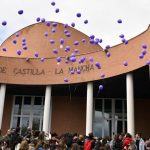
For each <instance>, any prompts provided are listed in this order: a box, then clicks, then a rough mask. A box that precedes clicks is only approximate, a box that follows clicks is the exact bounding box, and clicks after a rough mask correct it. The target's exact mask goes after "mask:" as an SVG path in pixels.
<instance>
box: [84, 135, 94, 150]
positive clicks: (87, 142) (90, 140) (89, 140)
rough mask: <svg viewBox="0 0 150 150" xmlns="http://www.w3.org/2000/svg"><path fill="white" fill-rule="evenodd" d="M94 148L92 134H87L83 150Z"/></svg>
mask: <svg viewBox="0 0 150 150" xmlns="http://www.w3.org/2000/svg"><path fill="white" fill-rule="evenodd" d="M94 146H95V141H94V136H93V133H89V135H88V137H87V138H86V139H85V142H84V150H92V149H93V148H94Z"/></svg>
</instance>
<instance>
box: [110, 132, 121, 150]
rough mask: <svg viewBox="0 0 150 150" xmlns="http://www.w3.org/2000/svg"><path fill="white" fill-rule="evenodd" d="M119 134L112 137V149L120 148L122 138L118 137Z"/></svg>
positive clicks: (117, 149)
mask: <svg viewBox="0 0 150 150" xmlns="http://www.w3.org/2000/svg"><path fill="white" fill-rule="evenodd" d="M119 137H120V135H119V134H116V135H115V137H114V141H113V145H112V149H113V150H122V144H123V143H122V139H121V138H119Z"/></svg>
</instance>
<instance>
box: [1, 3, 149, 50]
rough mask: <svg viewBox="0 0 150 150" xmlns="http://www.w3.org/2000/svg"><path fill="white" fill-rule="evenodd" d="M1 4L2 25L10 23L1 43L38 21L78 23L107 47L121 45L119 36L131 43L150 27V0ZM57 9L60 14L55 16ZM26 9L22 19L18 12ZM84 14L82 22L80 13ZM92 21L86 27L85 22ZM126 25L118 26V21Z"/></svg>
mask: <svg viewBox="0 0 150 150" xmlns="http://www.w3.org/2000/svg"><path fill="white" fill-rule="evenodd" d="M54 1H55V2H56V6H55V7H52V6H51V5H50V3H51V2H52V0H0V14H1V15H0V23H1V22H2V21H3V20H6V21H7V22H8V24H7V26H5V27H3V26H2V25H1V24H0V43H2V42H3V41H4V40H5V39H6V38H7V37H9V36H10V35H11V34H13V33H14V32H16V31H17V30H19V29H21V28H23V27H26V26H28V25H30V24H33V23H35V22H36V21H35V20H36V18H37V17H43V18H46V20H50V21H51V20H52V21H57V22H62V23H68V24H70V23H71V22H75V23H76V27H75V28H76V29H78V30H80V31H82V32H83V33H85V34H87V35H91V34H94V35H95V36H96V37H98V38H102V39H103V40H104V42H103V43H102V44H101V46H102V47H104V46H105V45H106V44H109V45H111V46H113V45H116V44H118V43H120V39H119V38H118V35H120V34H121V33H123V34H125V36H126V38H127V39H130V38H132V37H134V36H136V35H138V34H140V33H141V32H143V31H144V30H146V29H147V27H148V25H149V23H150V17H149V14H150V0H54ZM55 8H59V9H60V13H58V14H56V13H55ZM20 9H23V10H24V14H23V15H21V16H19V15H18V14H17V11H18V10H20ZM77 12H81V14H82V16H81V18H77V17H76V13H77ZM85 19H88V20H89V23H88V24H87V25H85V24H84V23H83V21H84V20H85ZM118 19H122V21H123V23H122V24H118V23H117V20H118Z"/></svg>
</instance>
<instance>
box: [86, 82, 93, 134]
mask: <svg viewBox="0 0 150 150" xmlns="http://www.w3.org/2000/svg"><path fill="white" fill-rule="evenodd" d="M91 132H93V83H92V82H89V83H87V103H86V135H88V134H89V133H91Z"/></svg>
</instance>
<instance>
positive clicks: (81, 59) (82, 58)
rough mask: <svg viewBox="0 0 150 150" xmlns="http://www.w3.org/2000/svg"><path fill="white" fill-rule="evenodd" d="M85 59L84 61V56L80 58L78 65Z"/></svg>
mask: <svg viewBox="0 0 150 150" xmlns="http://www.w3.org/2000/svg"><path fill="white" fill-rule="evenodd" d="M85 59H86V57H85V56H83V57H81V58H80V59H79V64H81V63H84V61H85Z"/></svg>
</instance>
